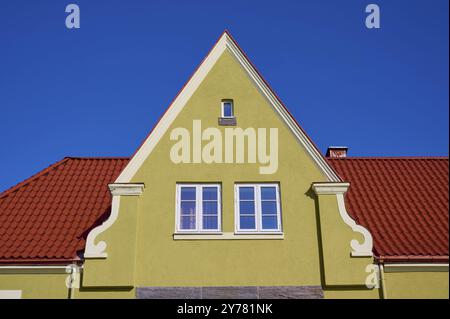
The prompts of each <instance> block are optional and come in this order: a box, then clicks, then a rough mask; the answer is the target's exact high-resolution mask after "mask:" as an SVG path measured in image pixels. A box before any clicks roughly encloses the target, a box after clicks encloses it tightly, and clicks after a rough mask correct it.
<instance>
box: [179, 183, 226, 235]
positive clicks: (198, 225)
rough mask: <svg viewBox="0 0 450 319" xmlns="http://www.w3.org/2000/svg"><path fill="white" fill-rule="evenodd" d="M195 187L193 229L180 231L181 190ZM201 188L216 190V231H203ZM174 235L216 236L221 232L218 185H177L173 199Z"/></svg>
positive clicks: (220, 207)
mask: <svg viewBox="0 0 450 319" xmlns="http://www.w3.org/2000/svg"><path fill="white" fill-rule="evenodd" d="M182 187H195V229H181V188H182ZM203 187H216V188H217V229H203ZM175 207H176V209H175V211H176V213H175V233H183V234H187V233H190V234H199V233H208V234H211V233H213V234H217V233H221V232H222V190H221V185H220V184H208V183H204V184H203V183H195V184H187V183H186V184H185V183H179V184H177V188H176V199H175Z"/></svg>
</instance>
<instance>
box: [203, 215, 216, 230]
mask: <svg viewBox="0 0 450 319" xmlns="http://www.w3.org/2000/svg"><path fill="white" fill-rule="evenodd" d="M217 228H218V227H217V216H203V229H217Z"/></svg>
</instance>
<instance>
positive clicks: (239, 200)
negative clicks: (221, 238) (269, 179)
mask: <svg viewBox="0 0 450 319" xmlns="http://www.w3.org/2000/svg"><path fill="white" fill-rule="evenodd" d="M235 198H236V208H235V211H236V214H235V223H236V232H239V233H247V232H249V233H255V232H261V233H267V232H278V233H279V232H281V209H280V192H279V187H278V184H236V185H235Z"/></svg>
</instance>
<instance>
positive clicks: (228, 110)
mask: <svg viewBox="0 0 450 319" xmlns="http://www.w3.org/2000/svg"><path fill="white" fill-rule="evenodd" d="M219 125H225V126H235V125H236V118H235V117H234V105H233V100H222V104H221V117H219Z"/></svg>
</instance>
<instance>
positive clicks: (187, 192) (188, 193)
mask: <svg viewBox="0 0 450 319" xmlns="http://www.w3.org/2000/svg"><path fill="white" fill-rule="evenodd" d="M181 200H195V187H181Z"/></svg>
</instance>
